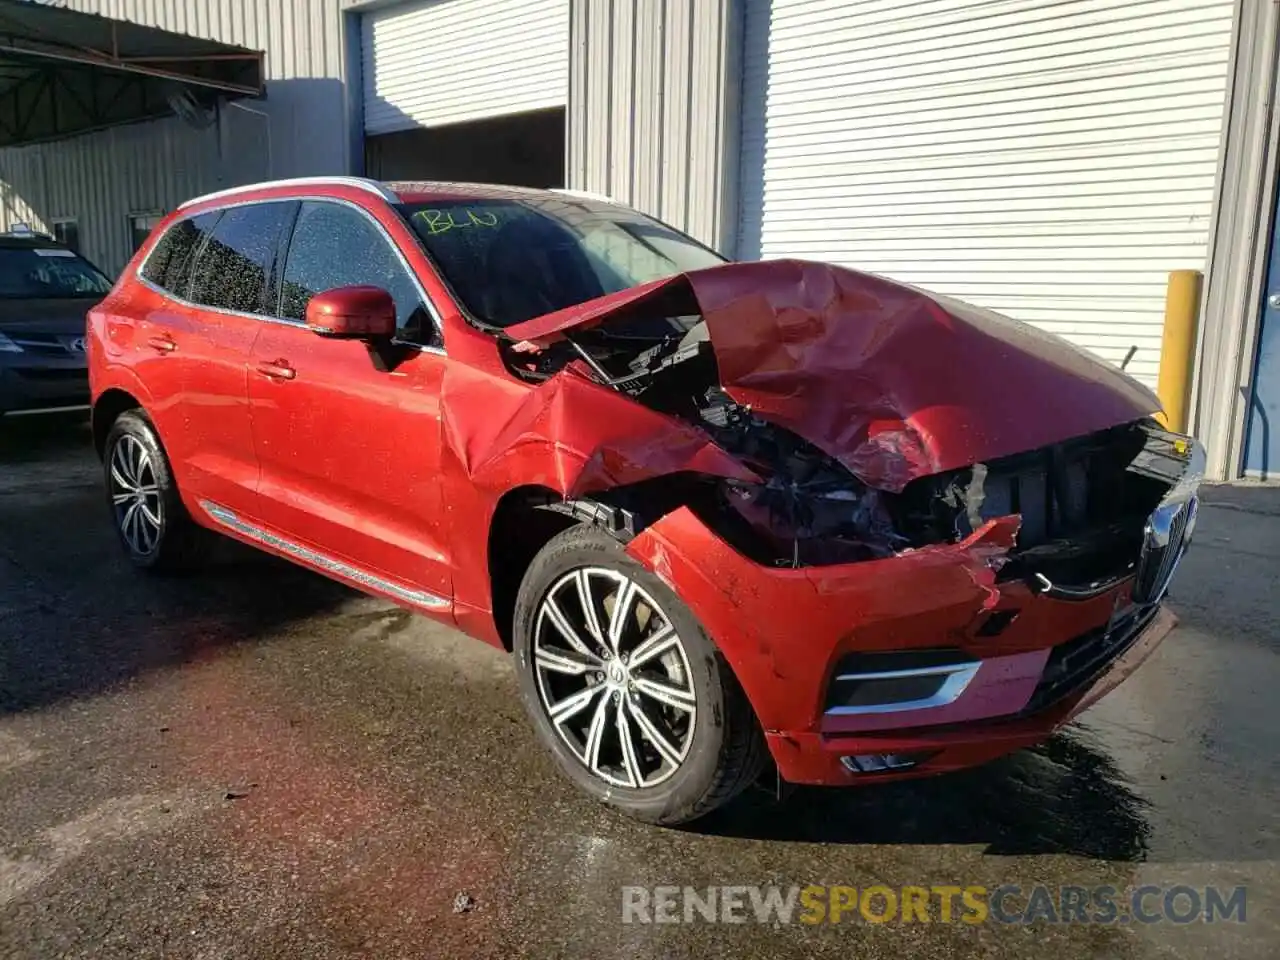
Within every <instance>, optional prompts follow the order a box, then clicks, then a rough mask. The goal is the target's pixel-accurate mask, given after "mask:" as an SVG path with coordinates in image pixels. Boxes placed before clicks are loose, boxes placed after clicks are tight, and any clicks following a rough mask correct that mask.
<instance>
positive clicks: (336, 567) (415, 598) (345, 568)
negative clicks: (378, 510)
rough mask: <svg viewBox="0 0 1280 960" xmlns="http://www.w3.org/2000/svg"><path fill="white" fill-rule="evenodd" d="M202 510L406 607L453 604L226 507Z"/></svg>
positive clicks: (203, 505) (204, 503) (205, 503)
mask: <svg viewBox="0 0 1280 960" xmlns="http://www.w3.org/2000/svg"><path fill="white" fill-rule="evenodd" d="M200 509H202V510H203V511H204V512H205V513H207V514H208V515H209V516H210V517H211V518H212V519H213V520H214V521H215V522H216V523H218V524H220V525H222V526H224V527H226V528H227V529H228V530H234V531H235V532H236V533H238V534H240V535H241V536H242V537H247V538H248V539H250V540H256V541H257V542H258V543H261V544H264V545H266V546H268V547H271V548H272V549H273V550H279V551H280V552H281V553H285V554H288V555H289V556H291V557H296V558H297V559H298V560H301V561H302V562H303V563H308V564H311V565H312V566H315V567H318V568H319V569H321V570H324V571H326V572H328V573H332V574H333V575H334V576H337V577H341V578H343V579H344V580H351V581H354V582H355V583H358V584H361V585H362V586H366V587H368V588H369V589H370V590H377V591H378V592H379V593H385V594H388V595H389V596H392V597H395V598H396V599H398V600H403V601H404V602H405V603H410V604H413V605H414V606H415V607H424V608H426V609H428V610H448V609H449V607H450V606H451V604H450V602H449V601H448V600H446V599H445V598H444V597H438V596H436V595H435V594H434V593H427V592H426V591H425V590H412V589H410V588H409V587H404V586H401V585H400V584H398V583H393V582H392V581H390V580H385V579H383V578H382V577H379V576H375V575H374V574H372V573H370V572H369V571H367V570H362V569H360V568H359V567H353V566H351V565H350V564H349V563H344V562H343V561H341V560H335V559H334V558H333V557H330V556H326V555H325V554H323V553H317V552H316V551H315V550H312V549H311V548H310V547H304V546H303V545H302V544H300V543H294V542H293V541H292V540H286V539H284V538H283V537H278V536H276V535H275V534H274V533H269V532H267V531H266V530H263V529H262V528H261V527H255V526H254V525H253V524H251V523H247V522H245V521H244V520H241V519H240V518H239V517H238V516H236V514H235V513H233V512H232V511H230V510H228V509H227V508H226V507H222V506H219V505H218V504H216V503H213V502H212V501H210V500H201V501H200Z"/></svg>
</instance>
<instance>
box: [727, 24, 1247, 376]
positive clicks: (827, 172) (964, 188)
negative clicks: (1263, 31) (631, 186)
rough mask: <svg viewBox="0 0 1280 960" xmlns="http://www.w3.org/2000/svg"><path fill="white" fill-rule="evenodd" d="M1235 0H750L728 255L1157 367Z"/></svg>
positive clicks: (1197, 220) (1194, 255)
mask: <svg viewBox="0 0 1280 960" xmlns="http://www.w3.org/2000/svg"><path fill="white" fill-rule="evenodd" d="M1232 8H1233V2H1232V0H1072V2H1058V3H1046V2H1044V0H924V2H916V3H910V4H904V3H902V2H901V0H858V2H857V3H847V2H845V0H771V2H766V0H750V2H749V4H748V8H747V28H746V29H747V37H746V49H745V77H744V129H743V157H744V162H743V170H742V183H741V188H742V220H741V223H740V238H741V245H742V249H743V253H744V254H746V255H757V254H758V255H760V256H764V257H778V256H797V257H804V258H809V259H816V260H827V261H831V262H835V263H840V264H844V265H847V266H851V267H858V268H861V269H865V270H869V271H871V272H874V273H880V274H883V275H886V276H889V277H893V278H895V279H900V280H903V281H906V282H909V283H913V284H916V285H919V286H923V287H926V288H930V289H933V290H936V291H938V292H941V293H947V294H951V295H954V296H957V297H961V298H963V299H966V300H969V301H971V302H973V303H976V304H980V305H982V306H987V307H991V308H993V309H996V310H999V311H1000V312H1002V313H1006V314H1008V315H1009V316H1012V317H1015V318H1017V319H1020V320H1025V321H1028V322H1031V323H1034V324H1036V325H1038V326H1041V327H1043V328H1044V329H1046V330H1049V331H1052V332H1054V333H1058V334H1061V335H1063V336H1065V337H1068V338H1069V339H1071V340H1073V341H1075V342H1076V343H1079V344H1081V345H1082V346H1085V347H1087V348H1089V349H1090V350H1093V351H1094V352H1095V353H1097V354H1099V355H1101V356H1102V357H1104V358H1106V359H1107V360H1110V361H1113V362H1117V363H1118V362H1120V361H1121V360H1122V359H1123V358H1124V356H1125V354H1126V352H1127V351H1128V349H1129V347H1130V346H1131V345H1136V346H1137V348H1138V352H1137V353H1136V355H1135V356H1134V359H1133V361H1132V362H1131V363H1130V365H1129V368H1128V369H1129V371H1130V372H1131V373H1134V374H1136V375H1137V376H1139V377H1140V378H1141V379H1143V380H1145V381H1147V382H1148V383H1154V380H1155V376H1156V372H1157V368H1158V363H1159V356H1160V333H1161V327H1162V320H1163V305H1164V293H1165V283H1166V277H1167V274H1168V272H1169V271H1170V270H1174V269H1179V268H1193V269H1204V266H1205V257H1206V250H1207V243H1208V234H1209V226H1210V214H1211V208H1212V205H1213V198H1214V190H1215V180H1216V175H1217V166H1218V149H1219V139H1220V134H1221V130H1222V122H1223V111H1224V100H1225V89H1226V78H1227V62H1228V48H1229V45H1230V39H1231V17H1232Z"/></svg>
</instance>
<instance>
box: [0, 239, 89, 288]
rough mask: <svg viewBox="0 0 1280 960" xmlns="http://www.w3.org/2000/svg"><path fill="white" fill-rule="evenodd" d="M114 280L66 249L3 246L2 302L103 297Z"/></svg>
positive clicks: (0, 257)
mask: <svg viewBox="0 0 1280 960" xmlns="http://www.w3.org/2000/svg"><path fill="white" fill-rule="evenodd" d="M110 292H111V281H110V280H108V279H107V278H106V277H104V276H103V275H102V274H101V273H100V272H99V271H98V269H97V268H96V267H94V266H93V265H92V264H90V263H89V262H88V261H86V260H84V259H82V258H81V257H80V256H78V255H77V254H76V253H75V252H74V251H72V250H67V249H66V248H65V247H54V246H50V247H39V246H36V247H29V246H21V247H16V246H15V247H0V299H3V300H73V299H77V298H83V297H104V296H106V295H107V294H108V293H110Z"/></svg>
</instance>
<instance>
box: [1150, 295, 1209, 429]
mask: <svg viewBox="0 0 1280 960" xmlns="http://www.w3.org/2000/svg"><path fill="white" fill-rule="evenodd" d="M1203 281H1204V277H1203V276H1202V275H1201V273H1200V271H1198V270H1175V271H1173V273H1171V274H1169V288H1168V291H1167V293H1166V295H1165V301H1164V340H1163V342H1162V343H1161V345H1160V378H1159V380H1157V386H1156V394H1157V395H1158V396H1159V397H1160V403H1161V405H1163V407H1164V414H1163V415H1160V416H1159V419H1160V420H1161V421H1162V422H1163V423H1164V425H1165V426H1166V427H1168V428H1169V429H1170V430H1176V431H1177V432H1178V433H1186V432H1187V406H1188V404H1189V403H1190V400H1191V369H1192V364H1193V363H1194V361H1195V355H1196V326H1197V324H1198V322H1199V320H1200V285H1201V283H1202V282H1203Z"/></svg>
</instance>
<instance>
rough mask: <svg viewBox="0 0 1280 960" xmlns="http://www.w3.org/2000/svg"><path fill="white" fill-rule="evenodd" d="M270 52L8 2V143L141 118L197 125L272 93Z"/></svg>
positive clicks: (0, 40)
mask: <svg viewBox="0 0 1280 960" xmlns="http://www.w3.org/2000/svg"><path fill="white" fill-rule="evenodd" d="M263 56H264V55H263V53H262V51H260V50H250V49H248V48H247V47H237V46H232V45H230V44H226V43H217V42H215V41H213V40H205V39H202V38H200V37H189V36H186V35H185V34H181V33H170V32H169V31H168V30H159V29H156V28H155V27H144V26H142V25H141V24H137V23H131V22H129V21H127V20H112V19H111V18H109V17H102V16H98V15H97V14H93V13H81V12H79V11H77V10H67V9H65V8H62V7H54V6H49V5H47V4H45V3H32V2H28V0H0V146H14V145H17V144H24V143H39V142H41V141H45V140H56V139H59V138H61V137H69V136H73V135H74V134H77V133H85V132H88V131H90V130H100V129H102V128H104V127H113V126H117V125H119V124H124V123H134V122H136V121H138V120H150V119H153V118H156V117H164V116H172V115H173V114H174V113H175V112H176V113H179V114H181V115H184V116H186V117H187V118H188V119H189V120H192V121H194V122H197V123H199V122H203V114H204V112H205V111H206V110H208V108H210V107H212V106H213V105H214V103H215V102H216V101H217V100H218V99H219V98H235V97H257V96H261V95H262V92H263Z"/></svg>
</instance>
